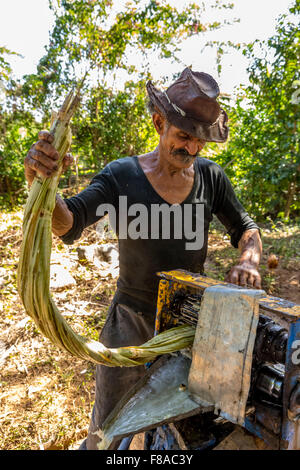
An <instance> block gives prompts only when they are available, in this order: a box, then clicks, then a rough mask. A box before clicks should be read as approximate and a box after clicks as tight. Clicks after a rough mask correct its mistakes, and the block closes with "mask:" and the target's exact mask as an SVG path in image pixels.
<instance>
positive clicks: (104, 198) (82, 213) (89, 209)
mask: <svg viewBox="0 0 300 470" xmlns="http://www.w3.org/2000/svg"><path fill="white" fill-rule="evenodd" d="M115 196H116V192H115V189H114V185H113V177H112V174H111V171H110V168H109V165H107V166H106V167H105V168H104V169H103V170H102V171H101V172H100V173H98V175H96V176H95V177H94V178H93V179H92V181H91V183H90V184H89V186H88V187H87V188H85V189H84V190H83V191H81V192H80V193H79V194H77V195H76V196H73V197H70V198H67V199H64V201H65V203H66V204H67V206H68V209H69V210H70V211H71V212H72V213H73V217H74V222H73V226H72V228H71V229H70V230H69V231H68V232H67V233H66V234H65V235H63V236H61V237H60V238H61V240H62V241H63V242H64V243H65V244H67V245H71V244H72V243H74V241H75V240H77V239H79V238H80V236H81V234H82V232H83V230H84V229H85V228H86V227H88V226H89V225H92V224H94V223H95V222H97V221H98V220H100V219H101V217H100V216H97V209H98V207H99V205H100V204H112V205H114V204H115Z"/></svg>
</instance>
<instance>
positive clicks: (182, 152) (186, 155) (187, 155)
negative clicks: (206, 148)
mask: <svg viewBox="0 0 300 470" xmlns="http://www.w3.org/2000/svg"><path fill="white" fill-rule="evenodd" d="M171 155H173V156H177V155H178V156H179V157H183V158H184V159H185V160H190V159H191V158H195V157H198V155H199V152H196V153H195V155H191V154H190V153H189V152H188V151H187V150H186V149H175V150H172V151H171Z"/></svg>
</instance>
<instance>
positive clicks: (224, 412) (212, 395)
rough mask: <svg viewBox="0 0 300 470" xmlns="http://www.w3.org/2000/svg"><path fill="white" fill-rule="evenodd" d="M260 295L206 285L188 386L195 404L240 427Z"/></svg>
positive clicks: (257, 291)
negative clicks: (205, 405)
mask: <svg viewBox="0 0 300 470" xmlns="http://www.w3.org/2000/svg"><path fill="white" fill-rule="evenodd" d="M261 294H262V291H259V290H254V289H253V290H252V291H249V289H244V290H243V289H241V290H236V289H231V288H228V287H224V286H213V287H208V288H207V289H206V290H205V293H204V295H203V299H202V302H201V309H200V313H199V318H198V323H197V328H196V333H195V339H194V344H193V349H192V365H191V368H190V373H189V380H188V387H189V391H190V392H191V394H192V397H193V399H195V400H197V401H198V403H202V404H204V403H207V404H213V405H214V406H215V413H216V414H219V413H220V415H221V416H223V417H224V418H226V419H228V420H230V421H231V422H233V423H238V424H243V423H244V419H245V410H246V402H247V398H248V394H249V388H250V377H251V367H252V352H253V347H254V341H255V337H256V328H257V323H258V316H259V314H258V298H259V296H261Z"/></svg>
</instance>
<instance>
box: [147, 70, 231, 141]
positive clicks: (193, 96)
mask: <svg viewBox="0 0 300 470" xmlns="http://www.w3.org/2000/svg"><path fill="white" fill-rule="evenodd" d="M147 92H148V95H149V98H150V100H151V101H152V102H153V104H154V105H155V106H156V108H157V109H158V110H160V112H162V114H164V116H165V117H166V118H167V119H168V121H169V122H170V123H171V124H173V125H174V126H176V127H178V128H179V129H182V130H184V131H185V132H187V133H190V134H191V135H193V136H195V137H197V138H200V139H204V140H207V141H210V142H225V140H226V139H227V137H228V127H227V125H226V123H227V120H228V116H227V114H226V112H225V111H224V110H223V109H221V107H220V105H219V103H218V101H217V100H216V98H217V97H218V96H219V94H220V90H219V87H218V84H217V82H216V81H215V80H214V79H213V77H212V76H211V75H209V74H208V73H204V72H193V71H192V70H191V69H190V68H188V67H187V68H185V69H184V70H183V72H182V73H181V75H180V77H179V78H178V79H177V80H176V81H175V82H174V83H173V84H172V85H170V86H169V88H168V89H167V90H166V91H163V92H162V91H160V90H158V89H156V88H155V86H154V85H153V83H152V82H151V81H149V82H148V83H147Z"/></svg>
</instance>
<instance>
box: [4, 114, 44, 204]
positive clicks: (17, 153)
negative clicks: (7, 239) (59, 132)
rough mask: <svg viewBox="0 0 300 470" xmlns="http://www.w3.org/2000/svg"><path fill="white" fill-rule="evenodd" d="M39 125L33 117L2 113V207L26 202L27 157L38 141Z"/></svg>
mask: <svg viewBox="0 0 300 470" xmlns="http://www.w3.org/2000/svg"><path fill="white" fill-rule="evenodd" d="M37 133H38V127H37V123H36V122H35V120H34V118H33V117H32V115H31V114H30V113H25V112H21V113H20V112H18V111H14V112H12V113H7V112H4V113H0V175H1V177H0V206H7V205H10V206H11V207H13V206H15V205H16V204H19V203H22V202H23V201H24V189H25V187H26V186H25V180H24V164H23V161H24V156H25V155H26V153H27V152H28V149H29V148H30V147H31V145H32V144H33V143H34V142H35V141H36V137H37Z"/></svg>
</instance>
